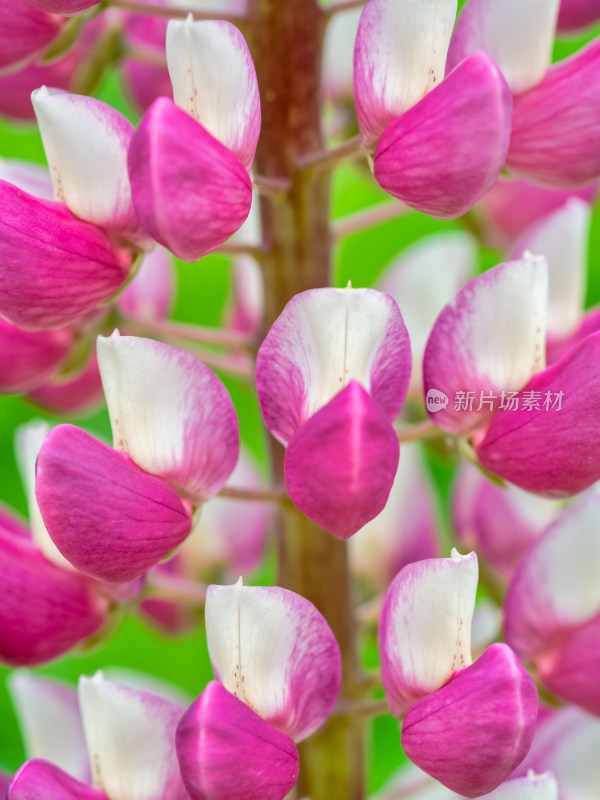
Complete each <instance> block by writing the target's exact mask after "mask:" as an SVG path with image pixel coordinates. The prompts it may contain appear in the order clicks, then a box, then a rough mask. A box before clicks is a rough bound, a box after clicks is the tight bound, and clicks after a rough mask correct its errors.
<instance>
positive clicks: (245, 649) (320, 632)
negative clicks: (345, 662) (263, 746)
mask: <svg viewBox="0 0 600 800" xmlns="http://www.w3.org/2000/svg"><path fill="white" fill-rule="evenodd" d="M206 639H207V643H208V652H209V655H210V659H211V662H212V665H213V669H214V671H215V675H216V676H217V678H218V679H219V681H220V682H221V683H222V684H223V686H225V688H226V689H227V690H228V691H230V692H231V693H232V694H234V695H235V696H236V697H238V698H239V699H240V700H242V701H243V702H244V703H246V705H248V706H250V708H252V709H253V710H254V711H255V712H256V713H257V714H259V716H261V717H262V718H263V719H265V720H266V721H267V722H270V723H271V724H272V725H274V726H275V727H276V728H279V729H280V730H282V731H283V732H284V733H286V734H287V735H288V736H290V737H291V738H292V739H294V741H300V740H301V739H304V738H306V737H307V736H310V734H311V733H313V732H314V731H315V730H316V729H317V728H318V727H319V726H320V725H321V724H322V723H323V722H324V721H325V720H326V719H327V717H328V716H329V714H330V713H331V711H332V710H333V707H334V705H335V701H336V698H337V694H338V691H339V688H340V681H341V658H340V650H339V647H338V644H337V641H336V639H335V636H334V635H333V633H332V631H331V628H330V627H329V625H328V624H327V621H326V620H325V618H324V617H323V616H322V614H321V613H320V612H319V611H318V610H317V609H316V608H315V606H314V605H313V604H312V603H311V602H309V601H308V600H305V598H304V597H301V596H300V595H298V594H295V592H290V591H288V590H287V589H280V588H278V587H269V588H265V587H262V586H244V585H243V582H242V579H241V578H240V580H239V581H238V582H237V583H236V584H234V585H233V586H209V588H208V591H207V595H206Z"/></svg>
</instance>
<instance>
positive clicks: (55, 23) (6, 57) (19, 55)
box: [0, 0, 62, 70]
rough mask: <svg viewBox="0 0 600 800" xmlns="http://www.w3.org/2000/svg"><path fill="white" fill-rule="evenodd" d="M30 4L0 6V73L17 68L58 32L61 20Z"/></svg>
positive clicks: (19, 2)
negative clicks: (0, 71)
mask: <svg viewBox="0 0 600 800" xmlns="http://www.w3.org/2000/svg"><path fill="white" fill-rule="evenodd" d="M33 5H34V4H30V3H29V2H26V0H12V2H10V3H9V2H3V3H1V4H0V31H1V33H0V70H4V69H7V68H8V69H9V70H10V68H12V69H18V67H19V65H21V64H22V63H23V62H26V61H27V60H31V59H33V58H34V57H35V56H36V55H38V54H40V53H41V52H42V51H43V50H44V48H46V47H47V46H48V45H49V44H50V42H51V41H52V40H53V39H55V38H56V37H57V36H58V34H59V33H60V30H61V28H62V20H61V19H60V18H59V17H55V16H54V15H52V14H48V13H46V12H45V11H41V10H39V9H36V8H33Z"/></svg>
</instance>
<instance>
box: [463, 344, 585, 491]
mask: <svg viewBox="0 0 600 800" xmlns="http://www.w3.org/2000/svg"><path fill="white" fill-rule="evenodd" d="M599 363H600V333H594V334H593V335H591V336H588V337H587V338H586V339H584V340H583V342H581V343H580V344H578V345H577V346H576V347H574V348H573V349H572V350H570V351H569V352H567V354H566V355H564V356H563V357H562V358H561V359H560V360H559V361H556V362H555V363H554V364H552V366H550V367H548V369H546V370H544V371H543V372H539V373H538V374H537V375H534V377H533V378H532V379H531V380H530V381H529V383H527V385H526V386H524V387H523V389H522V390H521V392H520V395H521V396H522V397H523V398H527V397H528V398H531V399H532V402H533V406H531V407H527V408H524V407H523V406H521V407H520V408H519V409H518V410H513V411H511V410H508V409H505V410H500V411H497V412H496V414H495V415H494V417H493V419H492V422H491V424H490V426H489V428H488V429H487V431H486V435H485V437H484V439H483V440H482V441H481V442H480V443H479V445H478V446H477V448H476V450H477V456H478V458H479V460H480V462H481V463H482V464H483V466H484V467H485V468H486V469H489V470H490V471H491V472H494V473H495V474H496V475H500V477H502V478H504V479H506V480H507V481H510V482H511V483H515V484H516V485H517V486H520V487H521V488H522V489H526V490H527V491H528V492H536V493H537V494H543V495H546V496H548V497H569V496H571V495H574V494H578V493H579V492H581V491H583V489H586V488H587V487H588V486H591V484H592V483H594V482H595V481H597V480H598V479H600V456H599V452H600V450H599V447H600V434H599V431H598V415H597V409H598V403H599V402H600V370H599V369H598V364H599Z"/></svg>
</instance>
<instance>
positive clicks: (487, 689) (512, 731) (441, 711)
mask: <svg viewBox="0 0 600 800" xmlns="http://www.w3.org/2000/svg"><path fill="white" fill-rule="evenodd" d="M537 710H538V698H537V691H536V688H535V684H534V682H533V681H532V680H531V678H530V677H529V675H528V674H527V672H526V671H525V669H524V668H523V666H522V665H521V663H520V662H519V661H518V659H517V658H516V656H515V655H514V653H513V652H512V650H511V649H510V647H508V646H507V645H505V644H494V645H492V646H491V647H490V648H488V649H487V650H486V651H485V653H484V654H483V655H482V656H481V657H480V658H479V659H478V660H477V661H476V662H475V663H474V664H472V665H471V666H470V667H467V668H466V669H464V670H461V671H460V672H458V673H457V674H456V675H455V677H453V678H452V680H451V681H450V682H449V683H447V684H446V685H445V686H443V687H442V688H441V689H438V690H437V691H436V692H434V693H433V694H430V695H427V696H426V697H424V698H423V699H422V700H419V701H418V702H417V703H415V704H414V705H413V706H411V708H410V709H409V710H408V712H407V714H406V717H405V718H404V723H403V725H402V746H403V747H404V750H405V752H406V754H407V756H408V757H409V758H410V759H411V761H413V762H414V763H415V764H417V766H419V767H421V769H423V770H425V772H427V773H428V774H429V775H431V776H432V777H434V778H435V779H436V780H438V781H440V782H441V783H443V784H444V786H447V787H448V788H449V789H452V791H455V792H457V793H459V794H461V795H464V796H465V797H479V796H481V795H483V794H485V793H486V792H491V791H492V790H493V789H495V788H496V787H497V786H498V785H499V784H501V783H502V781H504V780H505V779H506V778H507V777H508V776H509V775H510V773H511V772H512V771H513V770H514V769H515V767H517V766H518V764H520V762H521V761H522V760H523V758H524V757H525V756H526V755H527V751H528V750H529V747H530V745H531V740H532V738H533V733H534V728H535V720H536V716H537ZM440 753H443V754H444V757H443V758H440Z"/></svg>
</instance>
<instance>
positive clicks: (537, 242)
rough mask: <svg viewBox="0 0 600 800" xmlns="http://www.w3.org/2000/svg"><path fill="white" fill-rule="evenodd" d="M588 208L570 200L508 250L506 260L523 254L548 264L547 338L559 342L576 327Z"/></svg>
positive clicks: (581, 298)
mask: <svg viewBox="0 0 600 800" xmlns="http://www.w3.org/2000/svg"><path fill="white" fill-rule="evenodd" d="M591 221H592V207H591V205H590V204H589V203H586V202H585V201H584V200H580V199H579V198H578V197H570V198H569V199H568V200H567V201H566V203H565V204H564V205H563V206H562V207H561V208H559V209H557V210H556V211H553V212H552V213H551V214H548V215H547V216H545V217H543V218H542V219H541V220H539V221H538V222H537V223H536V224H535V225H533V226H531V227H530V228H528V229H527V230H526V231H525V232H524V233H523V234H522V236H521V237H520V238H519V240H518V241H517V242H516V243H515V244H514V246H513V248H512V249H511V253H510V258H511V259H517V258H523V256H524V254H525V252H526V251H529V252H530V253H536V254H540V255H543V256H545V258H546V261H547V262H548V301H549V302H548V318H547V325H546V332H547V336H548V338H550V339H562V338H564V337H566V336H569V335H570V334H572V333H573V332H574V331H575V329H576V328H577V326H578V324H579V321H580V318H581V310H582V308H583V302H584V299H585V290H586V282H587V256H588V238H589V233H590V224H591Z"/></svg>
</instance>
